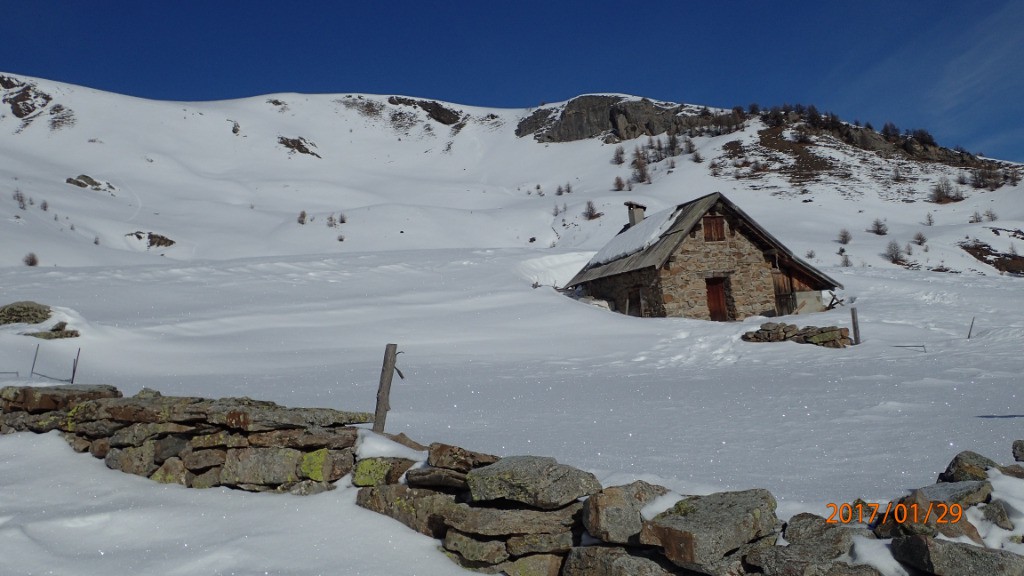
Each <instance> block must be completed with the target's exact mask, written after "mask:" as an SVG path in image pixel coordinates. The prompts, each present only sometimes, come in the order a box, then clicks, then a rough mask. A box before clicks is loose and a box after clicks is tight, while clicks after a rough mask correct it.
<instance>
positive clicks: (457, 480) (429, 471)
mask: <svg viewBox="0 0 1024 576" xmlns="http://www.w3.org/2000/svg"><path fill="white" fill-rule="evenodd" d="M405 483H406V484H408V485H409V486H412V487H414V488H440V489H449V490H456V491H460V492H461V491H464V490H468V489H469V484H466V475H465V474H463V473H462V472H458V471H456V470H449V469H447V468H434V467H431V466H428V467H425V468H411V469H409V470H407V471H406V472H405Z"/></svg>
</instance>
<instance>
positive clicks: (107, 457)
mask: <svg viewBox="0 0 1024 576" xmlns="http://www.w3.org/2000/svg"><path fill="white" fill-rule="evenodd" d="M0 409H2V411H3V416H2V419H0V432H14V431H21V430H29V431H32V432H37V433H43V432H49V431H51V430H59V431H61V432H62V433H63V436H64V438H65V439H67V441H68V443H69V444H71V446H72V448H74V449H75V450H76V451H78V452H89V453H90V454H92V455H93V456H95V457H97V458H102V459H104V461H105V462H106V464H107V466H108V467H110V468H112V469H115V470H121V471H122V472H128V473H131V474H137V475H140V476H146V477H149V478H152V479H153V480H156V481H158V482H165V483H177V484H182V485H185V486H189V487H192V488H209V487H213V486H228V487H231V488H238V489H241V490H248V491H253V492H263V491H290V492H294V493H313V492H319V491H323V490H327V489H330V488H332V484H331V483H332V482H335V481H337V480H338V479H340V478H341V477H343V476H345V475H346V474H348V473H349V472H351V470H352V467H353V464H354V460H355V444H356V439H357V437H358V429H356V428H353V427H351V426H349V425H350V424H355V423H362V422H370V421H372V419H373V417H372V415H370V414H368V413H362V412H341V411H337V410H330V409H326V408H285V407H282V406H279V405H277V404H275V403H273V402H263V401H256V400H252V399H249V398H224V399H219V400H209V399H204V398H191V397H176V396H162V395H160V393H158V392H154V391H150V390H143V391H142V392H140V393H139V394H138V395H136V396H133V397H130V398H124V397H123V395H122V394H121V392H120V391H118V390H117V389H116V388H114V387H112V386H52V387H6V388H3V389H2V390H0Z"/></svg>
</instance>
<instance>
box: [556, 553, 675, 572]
mask: <svg viewBox="0 0 1024 576" xmlns="http://www.w3.org/2000/svg"><path fill="white" fill-rule="evenodd" d="M677 573H678V572H677V570H676V569H675V568H674V567H673V566H672V565H669V564H668V563H667V562H664V561H662V562H658V561H657V560H655V559H653V558H649V557H646V556H640V555H637V554H636V553H635V552H633V551H631V550H628V549H626V548H619V547H606V546H586V547H581V548H573V549H572V550H571V551H570V552H569V555H568V556H567V557H566V559H565V564H564V565H563V567H562V576H673V575H674V574H677Z"/></svg>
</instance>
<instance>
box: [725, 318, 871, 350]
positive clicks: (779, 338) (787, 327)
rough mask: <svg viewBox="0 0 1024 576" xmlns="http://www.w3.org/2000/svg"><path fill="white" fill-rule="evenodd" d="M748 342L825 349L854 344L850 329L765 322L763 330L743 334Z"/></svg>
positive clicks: (762, 325)
mask: <svg viewBox="0 0 1024 576" xmlns="http://www.w3.org/2000/svg"><path fill="white" fill-rule="evenodd" d="M742 338H743V340H745V341H747V342H786V341H789V342H796V343H798V344H814V345H816V346H824V347H825V348H846V347H847V346H849V345H850V344H852V343H853V341H852V340H850V329H849V328H840V327H839V326H825V327H823V328H819V327H817V326H804V327H803V328H800V327H798V326H797V325H796V324H781V323H778V322H765V323H764V324H761V328H760V329H758V330H753V331H750V332H747V333H745V334H743V336H742Z"/></svg>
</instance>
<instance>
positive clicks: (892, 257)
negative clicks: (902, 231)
mask: <svg viewBox="0 0 1024 576" xmlns="http://www.w3.org/2000/svg"><path fill="white" fill-rule="evenodd" d="M885 259H886V260H888V261H889V262H892V263H893V264H901V263H902V262H903V249H902V248H900V243H899V242H897V241H895V240H890V241H889V244H888V245H886V247H885Z"/></svg>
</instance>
